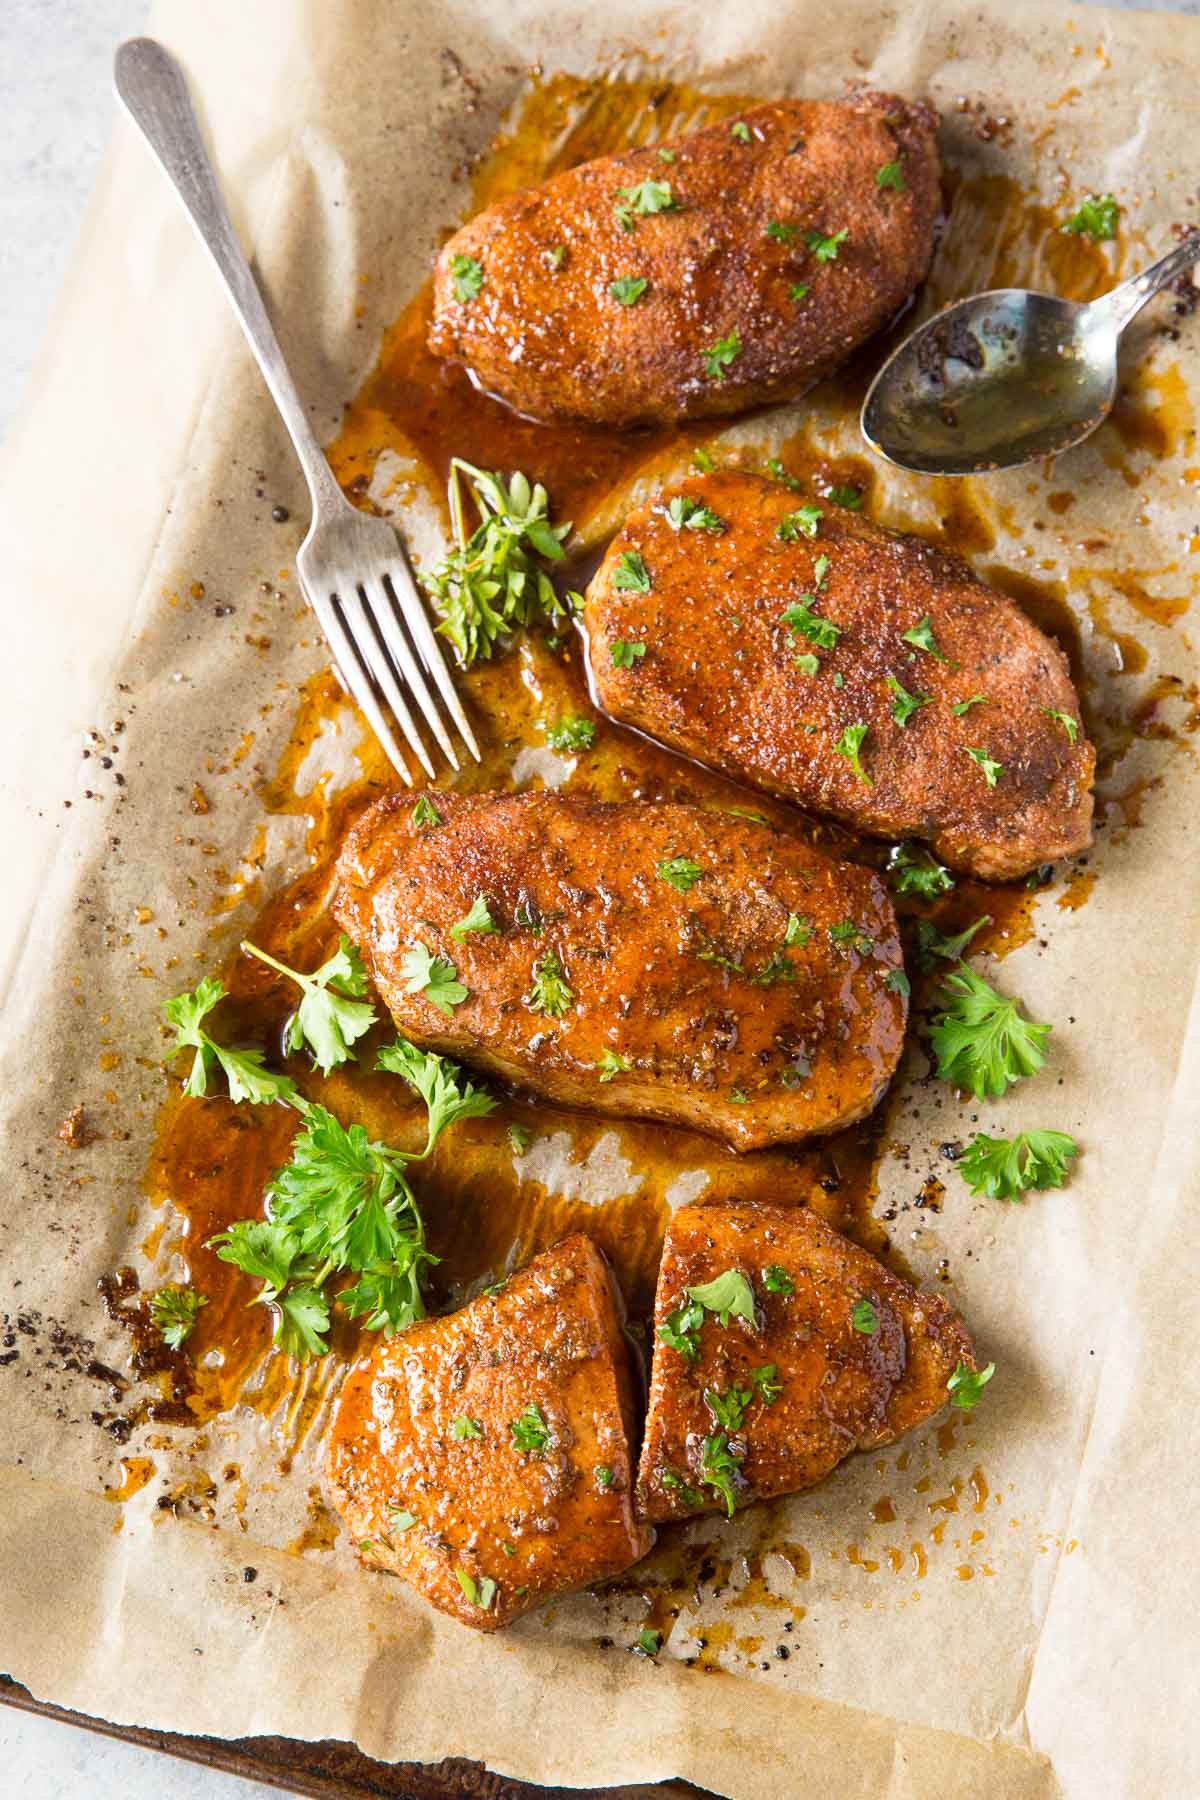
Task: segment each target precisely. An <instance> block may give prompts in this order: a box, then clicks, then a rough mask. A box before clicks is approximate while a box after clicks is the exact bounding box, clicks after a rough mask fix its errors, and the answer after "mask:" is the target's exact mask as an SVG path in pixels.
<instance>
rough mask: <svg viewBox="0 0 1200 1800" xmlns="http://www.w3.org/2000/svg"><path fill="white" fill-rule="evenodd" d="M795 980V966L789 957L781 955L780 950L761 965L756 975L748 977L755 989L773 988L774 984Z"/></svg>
mask: <svg viewBox="0 0 1200 1800" xmlns="http://www.w3.org/2000/svg"><path fill="white" fill-rule="evenodd" d="M795 979H796V965H795V963H794V962H793V961H792V960H791V958H790V957H788V956H785V955H784V954H783V952H782V950H776V952H775V954H774V956H772V957H770V958H769V960H768V961H767V962H765V963H764V964H763V966H762V968H761V969H759V970H758V972H757V974H755V975H751V977H750V980H751V981H752V982H753V983H754V985H755V987H774V986H775V984H776V982H779V981H795Z"/></svg>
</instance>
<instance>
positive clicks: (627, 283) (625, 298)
mask: <svg viewBox="0 0 1200 1800" xmlns="http://www.w3.org/2000/svg"><path fill="white" fill-rule="evenodd" d="M649 286H650V283H649V281H648V280H647V279H646V277H645V276H644V275H622V276H620V277H619V278H618V280H616V281H611V282H610V283H609V285H608V291H609V293H610V294H611V295H612V297H613V299H614V300H619V301H620V302H621V305H622V306H635V305H636V304H637V302H638V301H639V300H640V299H641V297H642V295H643V294H644V293H645V291H646V289H647V288H648V287H649Z"/></svg>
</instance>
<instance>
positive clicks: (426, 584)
mask: <svg viewBox="0 0 1200 1800" xmlns="http://www.w3.org/2000/svg"><path fill="white" fill-rule="evenodd" d="M463 477H465V478H466V480H467V483H468V485H469V488H470V492H471V495H472V498H473V499H474V502H475V507H476V510H477V512H478V514H479V523H478V525H477V526H476V527H475V530H474V531H473V532H471V533H470V535H469V536H468V533H467V529H466V524H465V522H464V517H463V496H462V478H463ZM449 493H450V519H451V523H452V526H453V530H454V536H455V540H456V547H455V548H454V549H453V550H452V551H451V552H450V554H449V555H448V556H446V557H444V558H443V559H442V561H441V562H440V563H438V564H437V566H436V567H435V568H434V569H433V570H432V571H431V573H430V574H428V575H425V574H422V575H421V577H420V580H421V585H422V587H423V588H424V589H425V591H426V593H427V594H428V595H429V596H430V598H431V599H432V601H433V603H434V605H435V607H436V608H437V610H438V612H439V613H440V614H441V618H442V622H441V624H440V625H439V626H438V630H439V631H440V632H441V634H442V635H443V637H446V638H449V640H450V642H451V643H452V644H453V645H454V648H455V650H456V651H457V652H458V656H459V660H460V662H461V663H462V665H463V667H464V668H469V667H470V666H471V664H472V663H473V662H476V661H478V660H479V659H480V658H483V659H484V660H486V659H488V658H489V657H491V656H492V655H493V654H494V652H495V648H496V645H497V643H498V642H499V640H500V639H501V638H503V637H505V636H507V635H508V634H509V633H510V632H512V631H514V630H515V629H516V628H517V626H519V625H531V624H532V623H533V621H534V620H535V619H536V618H538V617H539V616H540V615H545V616H547V617H550V618H559V617H561V616H563V615H564V614H565V613H566V612H567V611H568V604H567V603H566V602H564V601H563V600H561V599H560V598H559V596H558V594H557V593H556V592H555V589H554V584H553V582H552V581H551V580H550V577H549V575H547V573H546V571H545V569H544V567H542V564H544V563H548V562H549V563H558V562H561V561H562V560H563V555H564V552H563V547H562V540H563V539H564V538H565V537H567V536H568V535H569V533H570V530H571V527H570V524H566V525H552V524H551V523H550V514H549V502H548V500H547V496H546V490H545V488H544V487H543V486H542V485H541V483H540V482H538V483H537V484H536V485H531V484H530V482H529V481H528V479H527V478H526V477H525V476H524V475H522V474H521V473H520V472H519V471H518V472H516V473H515V474H513V475H512V476H511V478H510V479H509V480H508V481H507V482H506V481H505V479H504V476H503V473H501V472H500V471H497V472H496V473H494V474H493V473H489V472H488V471H487V470H486V469H477V468H475V467H474V465H473V464H471V463H468V462H464V461H463V459H462V458H461V457H458V456H456V457H454V458H453V459H452V461H451V464H450V489H449ZM430 822H431V823H433V822H436V821H430Z"/></svg>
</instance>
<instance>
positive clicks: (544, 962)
mask: <svg viewBox="0 0 1200 1800" xmlns="http://www.w3.org/2000/svg"><path fill="white" fill-rule="evenodd" d="M574 1001H575V995H574V994H573V993H572V991H571V989H570V987H569V986H568V984H567V977H566V971H565V970H564V968H563V966H562V963H561V962H560V961H559V958H558V953H557V952H556V951H554V950H547V952H546V954H545V955H544V956H543V957H542V958H541V959H540V960H539V961H538V962H537V963H536V964H535V965H534V970H533V986H532V987H531V988H530V990H529V992H528V994H526V996H525V1004H526V1006H528V1007H530V1008H531V1009H532V1010H533V1011H534V1012H540V1013H545V1015H546V1017H547V1018H550V1019H561V1017H562V1015H563V1014H564V1013H565V1012H566V1011H567V1009H568V1007H570V1006H572V1005H573V1004H574Z"/></svg>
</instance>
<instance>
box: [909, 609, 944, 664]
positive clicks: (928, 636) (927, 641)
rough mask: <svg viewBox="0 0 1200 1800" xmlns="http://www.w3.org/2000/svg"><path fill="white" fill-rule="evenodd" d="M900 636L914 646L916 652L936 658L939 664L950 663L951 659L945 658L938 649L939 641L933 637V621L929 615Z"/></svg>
mask: <svg viewBox="0 0 1200 1800" xmlns="http://www.w3.org/2000/svg"><path fill="white" fill-rule="evenodd" d="M900 635H901V637H902V638H903V639H904V642H905V643H906V644H911V645H912V647H913V649H914V650H923V651H924V652H925V655H926V656H933V657H936V658H937V660H938V662H949V660H950V658H949V657H948V656H943V655H942V653H941V651H940V650H939V649H938V647H937V639H936V638H935V637H934V635H933V621H932V620H931V619H930V617H929V614H928V613H926V615H925V617H924V618H923V619H918V620H917V623H916V624H915V625H913V626H911V627H910V629H909V630H908V631H902V632H901V633H900Z"/></svg>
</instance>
